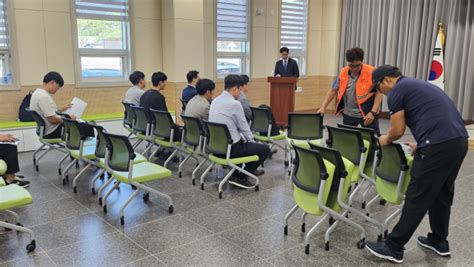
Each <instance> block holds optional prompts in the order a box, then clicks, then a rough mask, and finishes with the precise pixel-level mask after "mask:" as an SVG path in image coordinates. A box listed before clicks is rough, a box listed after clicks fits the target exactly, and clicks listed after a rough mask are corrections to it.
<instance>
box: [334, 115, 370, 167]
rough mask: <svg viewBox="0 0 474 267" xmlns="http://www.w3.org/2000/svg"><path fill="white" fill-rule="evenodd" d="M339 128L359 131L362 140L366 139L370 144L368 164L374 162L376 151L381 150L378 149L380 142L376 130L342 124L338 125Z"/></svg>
mask: <svg viewBox="0 0 474 267" xmlns="http://www.w3.org/2000/svg"><path fill="white" fill-rule="evenodd" d="M337 127H338V128H345V129H350V130H356V131H359V132H360V133H361V134H362V138H364V140H366V141H368V142H369V143H370V148H369V151H368V152H369V153H367V162H371V161H373V160H374V158H375V151H377V150H378V149H379V148H378V147H379V142H378V139H377V137H376V136H375V132H374V129H372V128H366V127H357V126H352V125H346V124H340V123H338V124H337Z"/></svg>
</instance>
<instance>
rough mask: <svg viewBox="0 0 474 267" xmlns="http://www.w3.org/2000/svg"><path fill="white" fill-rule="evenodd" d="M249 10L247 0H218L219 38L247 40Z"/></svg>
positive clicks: (222, 39) (223, 39)
mask: <svg viewBox="0 0 474 267" xmlns="http://www.w3.org/2000/svg"><path fill="white" fill-rule="evenodd" d="M247 11H248V2H247V0H217V39H218V40H221V41H242V42H245V41H247V39H248V37H247V36H248V34H247V17H248V12H247Z"/></svg>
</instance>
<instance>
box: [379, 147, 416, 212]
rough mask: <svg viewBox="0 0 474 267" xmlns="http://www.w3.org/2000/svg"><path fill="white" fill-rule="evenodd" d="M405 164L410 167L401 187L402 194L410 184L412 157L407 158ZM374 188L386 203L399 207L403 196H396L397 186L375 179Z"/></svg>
mask: <svg viewBox="0 0 474 267" xmlns="http://www.w3.org/2000/svg"><path fill="white" fill-rule="evenodd" d="M406 158H407V164H408V166H409V167H410V168H409V169H408V171H407V172H406V173H405V181H404V183H403V185H402V193H403V194H405V192H406V191H407V188H408V184H409V183H410V170H411V167H412V165H413V156H411V155H410V156H407V157H406ZM375 188H376V189H377V193H378V194H379V195H380V196H381V197H382V198H383V199H385V200H386V201H387V202H389V203H392V204H396V205H399V204H401V203H402V201H403V196H400V195H399V194H398V190H397V184H396V183H391V182H389V181H386V180H384V179H380V178H378V177H376V179H375Z"/></svg>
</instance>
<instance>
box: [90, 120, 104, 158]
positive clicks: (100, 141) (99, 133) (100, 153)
mask: <svg viewBox="0 0 474 267" xmlns="http://www.w3.org/2000/svg"><path fill="white" fill-rule="evenodd" d="M88 125H89V126H90V127H92V128H94V130H95V132H96V143H95V156H96V157H97V158H101V159H103V158H105V150H106V148H107V142H106V140H105V137H104V132H105V129H104V127H102V126H100V125H96V124H92V123H88Z"/></svg>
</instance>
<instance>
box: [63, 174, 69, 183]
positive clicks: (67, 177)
mask: <svg viewBox="0 0 474 267" xmlns="http://www.w3.org/2000/svg"><path fill="white" fill-rule="evenodd" d="M64 179H65V180H66V182H69V174H68V175H66V178H64Z"/></svg>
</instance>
